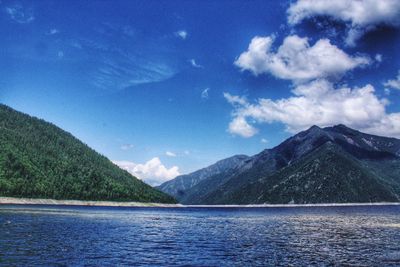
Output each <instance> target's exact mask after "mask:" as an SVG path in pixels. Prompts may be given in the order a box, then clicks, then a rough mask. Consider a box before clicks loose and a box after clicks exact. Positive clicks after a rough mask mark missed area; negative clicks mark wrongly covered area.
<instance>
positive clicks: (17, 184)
mask: <svg viewBox="0 0 400 267" xmlns="http://www.w3.org/2000/svg"><path fill="white" fill-rule="evenodd" d="M0 196H9V197H26V198H54V199H77V200H115V201H140V202H162V203H173V202H175V200H174V199H173V198H172V197H170V196H168V195H166V194H165V193H163V192H161V191H158V190H156V189H154V188H152V187H150V186H149V185H147V184H145V183H143V182H142V181H140V180H138V179H137V178H135V177H133V176H132V175H130V174H129V173H128V172H126V171H124V170H121V169H120V168H119V167H117V166H116V165H114V164H113V163H112V162H111V161H109V160H108V159H107V158H106V157H104V156H102V155H100V154H98V153H97V152H95V151H94V150H93V149H91V148H89V147H88V146H87V145H85V144H83V143H82V142H81V141H79V140H78V139H76V138H75V137H73V136H72V135H71V134H69V133H67V132H65V131H63V130H61V129H60V128H58V127H56V126H55V125H53V124H51V123H48V122H45V121H43V120H40V119H37V118H34V117H31V116H28V115H26V114H23V113H20V112H18V111H15V110H13V109H11V108H9V107H7V106H5V105H0Z"/></svg>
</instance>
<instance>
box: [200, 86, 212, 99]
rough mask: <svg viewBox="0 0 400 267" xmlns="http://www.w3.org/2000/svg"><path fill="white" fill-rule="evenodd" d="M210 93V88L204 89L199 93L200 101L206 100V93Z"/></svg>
mask: <svg viewBox="0 0 400 267" xmlns="http://www.w3.org/2000/svg"><path fill="white" fill-rule="evenodd" d="M209 91H210V88H206V89H204V90H203V91H202V92H201V98H202V99H208V97H209V95H208V92H209Z"/></svg>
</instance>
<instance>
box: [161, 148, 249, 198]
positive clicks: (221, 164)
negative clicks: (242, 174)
mask: <svg viewBox="0 0 400 267" xmlns="http://www.w3.org/2000/svg"><path fill="white" fill-rule="evenodd" d="M248 158H249V157H248V156H245V155H236V156H233V157H230V158H227V159H223V160H220V161H218V162H217V163H215V164H213V165H211V166H209V167H207V168H203V169H201V170H198V171H195V172H193V173H191V174H186V175H180V176H178V177H176V178H175V179H173V180H170V181H167V182H165V183H163V184H162V185H160V186H158V188H159V189H160V190H162V191H163V192H165V193H167V194H169V195H172V196H174V197H175V198H176V199H177V200H179V201H183V202H186V199H187V198H188V197H190V194H188V193H187V191H188V190H189V189H191V188H193V187H195V186H196V185H198V184H199V183H201V182H202V181H203V180H206V179H208V178H210V177H212V176H214V175H219V177H221V176H222V174H225V175H229V174H230V173H232V174H233V173H235V171H234V170H236V171H237V169H239V167H240V166H242V165H243V163H244V161H245V160H246V159H248Z"/></svg>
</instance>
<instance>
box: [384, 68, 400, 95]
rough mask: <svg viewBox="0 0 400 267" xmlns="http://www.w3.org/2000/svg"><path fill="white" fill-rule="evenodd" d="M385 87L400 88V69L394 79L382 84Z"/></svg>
mask: <svg viewBox="0 0 400 267" xmlns="http://www.w3.org/2000/svg"><path fill="white" fill-rule="evenodd" d="M383 85H384V86H385V87H387V88H393V89H398V90H400V70H399V72H398V73H397V77H396V79H393V80H388V81H387V82H385V83H384V84H383Z"/></svg>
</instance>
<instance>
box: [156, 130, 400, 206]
mask: <svg viewBox="0 0 400 267" xmlns="http://www.w3.org/2000/svg"><path fill="white" fill-rule="evenodd" d="M210 167H212V166H210ZM210 167H209V168H210ZM206 169H207V168H206ZM191 177H192V174H189V175H186V176H181V177H178V178H179V179H182V180H183V181H182V182H181V183H186V184H190V179H191ZM168 183H169V185H170V186H169V189H168V190H169V191H166V189H165V185H166V184H163V185H161V186H160V189H161V190H165V192H169V193H171V192H173V191H172V190H171V185H173V184H175V180H172V181H169V182H168ZM171 194H172V195H174V196H176V197H177V198H178V199H179V200H180V202H182V203H187V204H253V203H258V204H261V203H332V202H380V201H399V199H400V140H398V139H395V138H387V137H380V136H374V135H369V134H365V133H361V132H359V131H356V130H353V129H350V128H347V127H346V126H344V125H338V126H334V127H327V128H323V129H321V128H319V127H317V126H313V127H311V128H310V129H308V130H307V131H303V132H300V133H299V134H297V135H295V136H293V137H291V138H289V139H287V140H286V141H284V142H283V143H281V144H280V145H278V146H276V147H274V148H272V149H266V150H264V151H262V152H261V153H259V154H257V155H255V156H252V157H247V158H243V160H241V161H239V162H237V163H236V165H235V164H233V165H232V166H230V167H229V169H228V170H223V171H221V172H219V173H213V174H212V175H209V176H207V177H205V178H203V179H202V180H201V182H199V183H196V184H194V185H193V186H191V187H186V188H185V189H184V190H181V191H180V193H179V196H178V195H176V194H174V193H171Z"/></svg>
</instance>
